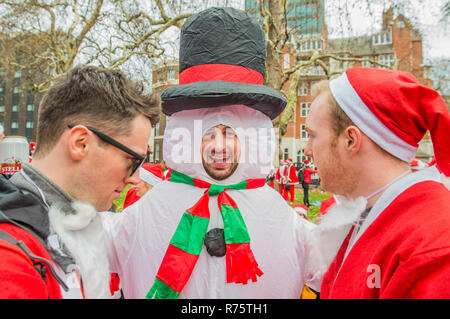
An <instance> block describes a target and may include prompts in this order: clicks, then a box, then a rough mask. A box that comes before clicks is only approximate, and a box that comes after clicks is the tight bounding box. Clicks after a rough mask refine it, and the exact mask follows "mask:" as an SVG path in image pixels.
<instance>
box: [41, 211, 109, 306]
mask: <svg viewBox="0 0 450 319" xmlns="http://www.w3.org/2000/svg"><path fill="white" fill-rule="evenodd" d="M72 208H73V209H74V210H75V212H76V213H75V214H65V213H64V212H63V211H61V209H59V207H58V206H56V205H54V206H51V207H50V209H49V212H48V214H49V220H50V225H51V227H52V229H53V230H54V231H55V232H56V234H57V235H58V237H59V239H60V240H61V242H62V243H64V245H65V246H66V247H67V249H68V250H69V252H70V254H71V256H72V257H73V258H74V259H75V262H76V264H77V266H78V267H79V269H80V273H81V278H82V281H83V290H84V294H85V296H86V298H111V294H110V290H109V281H110V272H109V262H108V257H107V254H106V253H107V252H106V246H105V238H104V232H103V226H102V223H101V220H100V217H99V215H98V214H97V212H96V210H95V209H94V207H92V206H91V205H89V204H86V203H81V202H74V203H73V204H72Z"/></svg>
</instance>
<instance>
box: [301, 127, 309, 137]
mask: <svg viewBox="0 0 450 319" xmlns="http://www.w3.org/2000/svg"><path fill="white" fill-rule="evenodd" d="M300 136H301V138H302V139H307V138H308V132H307V131H306V125H305V124H302V125H300Z"/></svg>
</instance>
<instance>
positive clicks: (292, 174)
mask: <svg viewBox="0 0 450 319" xmlns="http://www.w3.org/2000/svg"><path fill="white" fill-rule="evenodd" d="M287 180H288V183H287V184H289V191H286V196H287V197H288V198H289V201H290V202H291V204H294V198H295V185H297V184H298V183H299V182H298V177H297V170H296V169H295V166H294V165H293V164H292V159H291V158H290V159H288V166H287Z"/></svg>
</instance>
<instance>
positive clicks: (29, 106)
mask: <svg viewBox="0 0 450 319" xmlns="http://www.w3.org/2000/svg"><path fill="white" fill-rule="evenodd" d="M27 111H29V112H32V111H34V104H27Z"/></svg>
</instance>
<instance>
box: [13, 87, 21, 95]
mask: <svg viewBox="0 0 450 319" xmlns="http://www.w3.org/2000/svg"><path fill="white" fill-rule="evenodd" d="M13 93H15V94H17V93H20V86H15V87H14V89H13Z"/></svg>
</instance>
